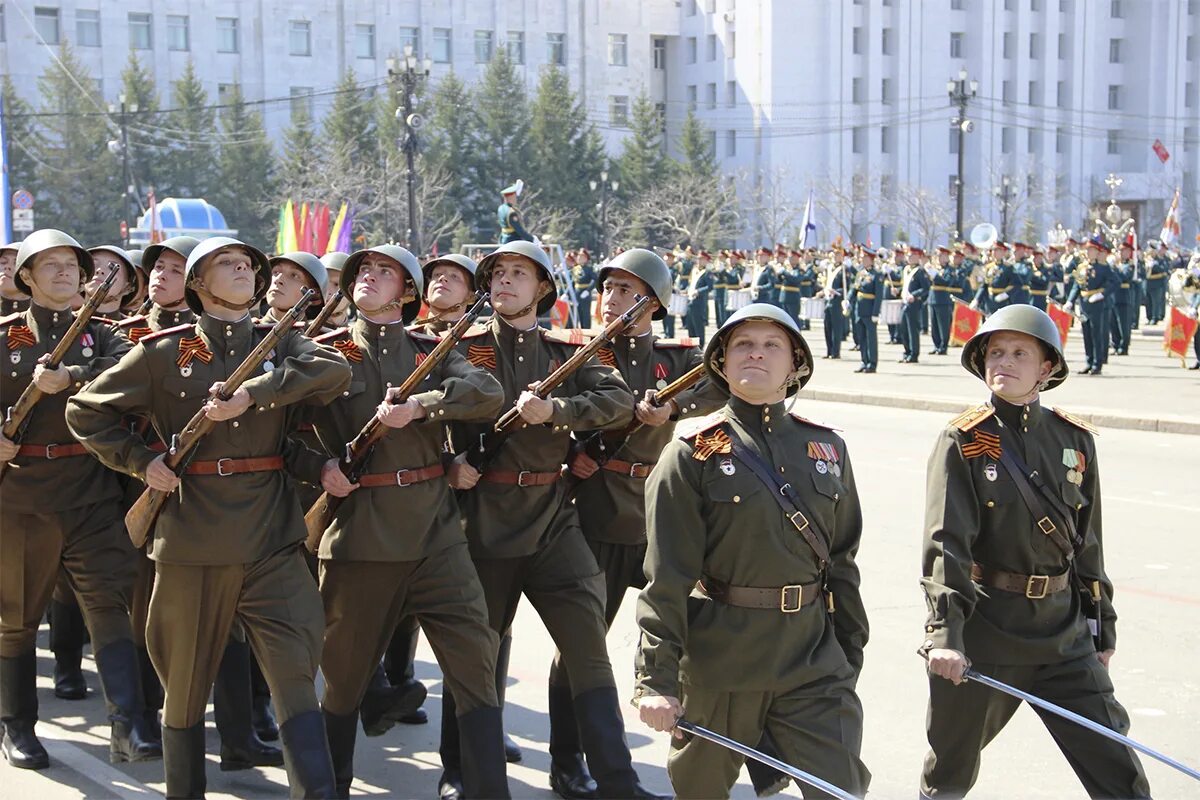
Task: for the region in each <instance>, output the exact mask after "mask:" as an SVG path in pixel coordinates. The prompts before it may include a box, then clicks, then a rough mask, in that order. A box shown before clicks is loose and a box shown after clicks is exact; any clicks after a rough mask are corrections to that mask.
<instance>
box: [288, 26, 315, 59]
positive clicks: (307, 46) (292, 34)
mask: <svg viewBox="0 0 1200 800" xmlns="http://www.w3.org/2000/svg"><path fill="white" fill-rule="evenodd" d="M288 53H289V54H290V55H293V56H311V55H312V23H311V22H309V21H308V20H303V19H293V20H289V21H288Z"/></svg>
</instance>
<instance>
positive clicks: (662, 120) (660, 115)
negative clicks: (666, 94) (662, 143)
mask: <svg viewBox="0 0 1200 800" xmlns="http://www.w3.org/2000/svg"><path fill="white" fill-rule="evenodd" d="M654 114H655V116H656V117H657V119H658V130H659V132H660V133H664V134H665V133H666V132H667V104H666V103H655V104H654Z"/></svg>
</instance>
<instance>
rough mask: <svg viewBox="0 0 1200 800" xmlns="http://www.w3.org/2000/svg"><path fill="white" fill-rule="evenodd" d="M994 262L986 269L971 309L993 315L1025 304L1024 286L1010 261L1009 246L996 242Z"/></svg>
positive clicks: (993, 247) (993, 251)
mask: <svg viewBox="0 0 1200 800" xmlns="http://www.w3.org/2000/svg"><path fill="white" fill-rule="evenodd" d="M991 258H992V261H991V262H989V263H988V264H987V266H985V267H984V270H983V282H982V283H981V284H980V285H979V290H978V291H977V292H976V293H975V299H974V300H972V301H971V307H972V308H975V309H980V308H982V309H983V312H984V313H985V314H993V313H995V312H997V311H999V310H1000V309H1002V308H1004V307H1005V306H1007V305H1011V304H1013V303H1018V302H1024V299H1023V296H1024V285H1023V284H1022V278H1021V276H1020V274H1018V273H1017V271H1016V270H1015V269H1014V268H1013V265H1012V264H1011V263H1010V262H1009V261H1008V245H1006V244H1005V243H1004V242H996V244H995V245H993V246H992V252H991Z"/></svg>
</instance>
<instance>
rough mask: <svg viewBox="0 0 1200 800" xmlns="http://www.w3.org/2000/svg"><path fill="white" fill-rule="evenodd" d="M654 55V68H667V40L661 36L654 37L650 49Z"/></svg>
mask: <svg viewBox="0 0 1200 800" xmlns="http://www.w3.org/2000/svg"><path fill="white" fill-rule="evenodd" d="M650 49H651V50H652V51H653V53H654V68H655V69H666V68H667V40H666V38H664V37H662V36H655V37H654V40H653V42H652V44H651V48H650Z"/></svg>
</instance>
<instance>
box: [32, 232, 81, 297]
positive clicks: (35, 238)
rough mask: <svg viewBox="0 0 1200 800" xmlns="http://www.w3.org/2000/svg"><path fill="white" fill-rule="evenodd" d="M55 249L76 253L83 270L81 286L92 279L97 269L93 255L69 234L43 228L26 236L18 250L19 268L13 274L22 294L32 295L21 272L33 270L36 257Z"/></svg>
mask: <svg viewBox="0 0 1200 800" xmlns="http://www.w3.org/2000/svg"><path fill="white" fill-rule="evenodd" d="M55 247H69V248H71V249H72V250H74V251H75V256H76V257H77V258H78V259H79V267H80V268H81V269H82V270H83V280H82V281H81V282H80V285H81V286H82V285H83V284H84V283H87V282H88V281H90V280H91V279H92V274H93V273H94V272H95V269H94V268H93V266H92V256H91V254H90V253H88V251H87V250H84V249H83V247H82V246H81V245H80V244H79V242H77V241H75V240H74V239H73V238H72V237H71V236H70V235H69V234H66V233H63V232H62V231H59V230H55V229H54V228H42V229H41V230H40V231H34V232H33V233H31V234H29V235H28V236H26V237H25V241H23V242H21V247H20V248H19V249H18V250H17V266H16V268H15V271H14V272H13V283H15V284H16V285H17V288H18V289H20V290H21V294H27V295H32V292H31V291H30V290H29V284H28V283H26V282H25V279H24V278H22V277H21V270H22V269H23V268H24V267H29V268H30V269H32V268H33V257H34V256H36V255H37V254H38V253H41V252H43V251H45V250H50V249H52V248H55Z"/></svg>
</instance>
